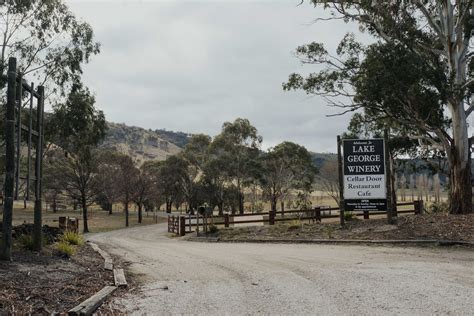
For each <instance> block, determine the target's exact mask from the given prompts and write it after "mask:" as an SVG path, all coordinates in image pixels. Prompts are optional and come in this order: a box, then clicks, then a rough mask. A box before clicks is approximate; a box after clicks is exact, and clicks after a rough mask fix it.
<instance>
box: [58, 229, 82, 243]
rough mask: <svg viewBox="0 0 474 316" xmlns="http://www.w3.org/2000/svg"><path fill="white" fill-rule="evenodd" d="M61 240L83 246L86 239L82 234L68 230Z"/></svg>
mask: <svg viewBox="0 0 474 316" xmlns="http://www.w3.org/2000/svg"><path fill="white" fill-rule="evenodd" d="M60 241H64V242H66V243H68V244H70V245H75V246H81V245H82V244H84V239H83V238H82V236H81V235H79V234H78V233H75V232H70V231H66V232H64V234H63V235H62V236H61V239H60Z"/></svg>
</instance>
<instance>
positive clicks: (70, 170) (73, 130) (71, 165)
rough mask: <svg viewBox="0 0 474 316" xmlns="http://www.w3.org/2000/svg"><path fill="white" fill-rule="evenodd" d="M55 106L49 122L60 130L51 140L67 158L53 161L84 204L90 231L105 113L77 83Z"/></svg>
mask: <svg viewBox="0 0 474 316" xmlns="http://www.w3.org/2000/svg"><path fill="white" fill-rule="evenodd" d="M54 109H55V111H54V113H53V114H52V117H51V119H50V124H51V125H53V126H55V127H56V131H57V133H56V134H54V136H52V141H53V142H54V143H55V144H56V145H57V146H58V150H61V151H62V152H64V153H65V155H64V156H65V157H63V159H59V158H56V159H55V160H54V161H53V162H52V163H54V164H56V165H57V168H59V171H60V174H61V175H62V178H63V180H62V181H63V182H64V190H65V191H66V193H67V194H68V195H69V196H70V197H71V198H72V199H74V200H76V201H77V202H79V204H80V205H81V207H82V215H83V223H84V232H88V231H89V227H88V207H89V206H90V205H91V204H92V203H93V202H94V201H95V199H96V196H97V194H98V193H99V192H100V189H99V187H98V185H97V174H98V161H99V160H98V154H97V151H96V148H97V146H98V145H99V143H100V142H101V141H102V140H103V139H104V137H105V134H106V130H107V125H106V121H105V116H104V113H103V112H102V111H100V110H97V109H96V107H95V98H94V96H93V95H92V94H91V92H90V91H89V90H88V89H87V88H86V87H84V86H82V85H80V84H74V85H73V87H72V89H71V92H70V93H69V95H68V98H67V101H66V102H65V103H61V104H57V105H56V106H55V108H54Z"/></svg>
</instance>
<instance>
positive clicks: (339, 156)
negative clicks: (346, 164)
mask: <svg viewBox="0 0 474 316" xmlns="http://www.w3.org/2000/svg"><path fill="white" fill-rule="evenodd" d="M341 146H342V141H341V136H339V135H338V136H337V169H338V171H339V177H338V179H339V222H340V224H341V226H344V224H345V221H344V204H345V203H344V175H343V174H344V169H343V166H342V151H341Z"/></svg>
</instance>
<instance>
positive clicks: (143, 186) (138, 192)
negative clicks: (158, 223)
mask: <svg viewBox="0 0 474 316" xmlns="http://www.w3.org/2000/svg"><path fill="white" fill-rule="evenodd" d="M130 185H132V186H133V187H134V189H135V190H134V192H133V196H132V200H133V202H135V204H136V205H137V207H138V223H140V224H141V222H142V220H143V207H144V206H145V205H146V203H147V201H150V200H152V198H153V197H152V195H153V193H154V189H155V188H154V178H153V168H152V166H150V165H149V164H147V163H145V164H143V165H142V166H140V168H138V171H137V173H136V178H135V182H134V183H131V184H130Z"/></svg>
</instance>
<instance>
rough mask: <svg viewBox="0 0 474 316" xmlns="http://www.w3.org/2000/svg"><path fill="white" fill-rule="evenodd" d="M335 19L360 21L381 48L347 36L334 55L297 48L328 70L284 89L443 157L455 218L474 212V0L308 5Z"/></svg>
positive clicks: (295, 77)
mask: <svg viewBox="0 0 474 316" xmlns="http://www.w3.org/2000/svg"><path fill="white" fill-rule="evenodd" d="M310 2H311V3H312V4H314V6H315V7H316V8H322V9H325V10H330V12H331V14H332V18H342V19H344V20H345V21H346V22H351V21H352V22H356V23H358V25H359V27H360V28H361V29H362V30H363V31H366V32H367V33H369V34H371V35H372V36H373V37H374V38H375V39H376V42H375V43H374V44H372V45H369V46H368V47H365V46H363V45H362V44H360V43H358V42H357V41H356V40H355V37H354V35H352V34H348V35H346V36H345V37H344V39H343V40H342V41H341V43H340V45H339V46H338V48H337V50H336V54H332V53H330V52H328V51H327V50H326V48H325V47H324V45H323V44H320V43H311V44H308V45H303V46H300V47H298V48H297V50H296V53H297V55H298V56H299V57H300V58H301V60H302V61H303V62H304V63H310V64H319V65H322V66H323V67H324V68H323V69H322V70H321V71H319V72H316V73H311V74H309V75H307V76H302V75H299V74H292V75H290V77H289V80H288V82H287V83H285V84H284V88H285V89H302V90H304V91H306V92H307V93H309V94H315V95H320V96H322V97H323V98H324V99H325V100H326V101H327V103H328V104H329V105H331V106H335V107H337V108H340V109H341V111H340V113H341V114H342V113H347V112H353V111H356V110H358V109H363V111H364V117H365V119H373V120H376V119H381V120H382V121H385V124H386V125H387V126H390V127H393V128H395V129H397V130H398V131H400V132H402V134H405V135H408V136H410V137H412V138H416V139H418V140H419V141H421V142H422V143H423V144H429V145H430V146H432V147H433V148H434V149H437V150H439V149H441V150H443V151H444V152H445V154H446V157H447V160H448V162H449V165H450V179H451V186H450V188H451V191H450V197H451V212H452V213H466V212H471V208H472V201H471V196H472V193H471V188H470V159H469V150H470V147H469V138H468V133H467V117H468V116H469V115H470V114H471V112H472V110H473V109H474V107H473V105H472V103H471V94H472V88H473V81H472V80H473V78H472V72H471V65H472V56H473V55H472V51H471V47H470V45H469V41H470V38H471V31H472V29H473V27H474V18H473V15H472V14H473V13H472V11H473V1H471V0H457V1H450V0H443V1H422V0H402V1H375V2H374V1H355V0H353V1H334V0H333V1H329V0H326V1H325V0H312V1H310Z"/></svg>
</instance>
